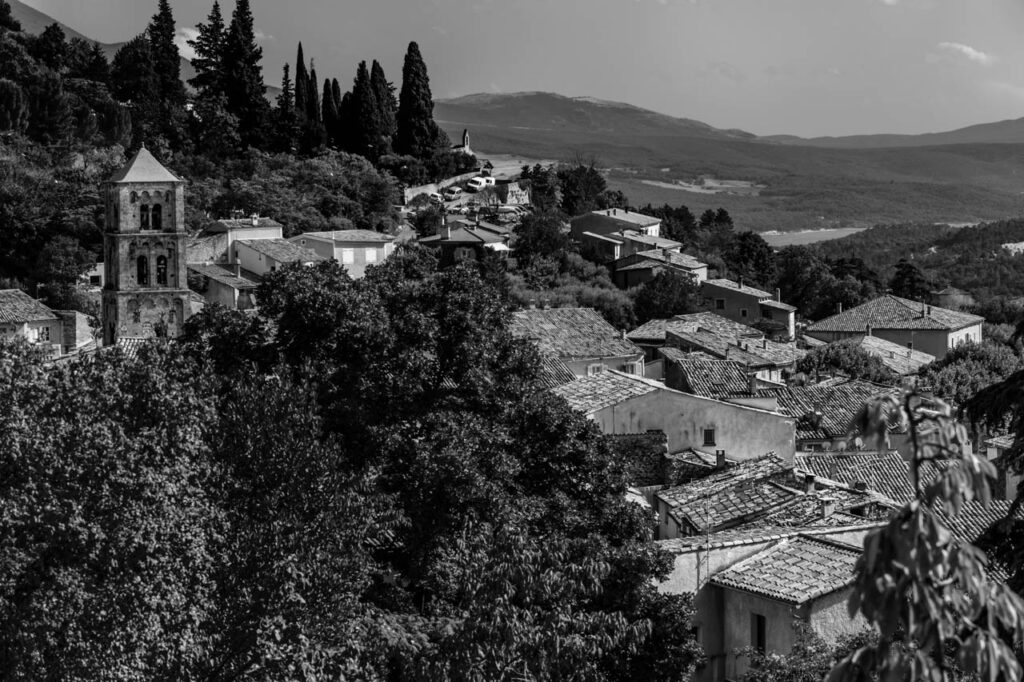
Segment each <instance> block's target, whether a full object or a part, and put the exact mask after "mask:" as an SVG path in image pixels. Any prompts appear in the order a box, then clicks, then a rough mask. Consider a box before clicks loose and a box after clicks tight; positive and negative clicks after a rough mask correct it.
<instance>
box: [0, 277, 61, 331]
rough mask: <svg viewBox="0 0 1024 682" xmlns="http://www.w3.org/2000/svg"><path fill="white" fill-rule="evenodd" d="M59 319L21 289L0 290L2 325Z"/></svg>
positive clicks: (0, 321) (0, 320)
mask: <svg viewBox="0 0 1024 682" xmlns="http://www.w3.org/2000/svg"><path fill="white" fill-rule="evenodd" d="M58 319H60V318H59V317H57V313H55V312H53V311H52V310H50V309H49V308H47V307H46V306H45V305H43V304H42V303H40V302H39V301H37V300H36V299H34V298H32V297H31V296H29V295H28V294H26V293H25V292H24V291H22V290H21V289H0V323H4V322H6V323H12V324H20V323H22V322H43V321H46V320H58ZM55 340H57V339H55Z"/></svg>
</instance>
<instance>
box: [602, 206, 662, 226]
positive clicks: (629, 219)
mask: <svg viewBox="0 0 1024 682" xmlns="http://www.w3.org/2000/svg"><path fill="white" fill-rule="evenodd" d="M589 215H592V216H598V217H601V218H611V219H612V220H618V221H621V222H624V223H629V224H630V225H636V226H638V227H650V226H652V225H658V224H660V223H661V220H660V219H659V218H654V217H651V216H649V215H644V214H642V213H634V212H633V211H626V210H624V209H621V208H607V209H604V210H602V211H591V212H590V214H589Z"/></svg>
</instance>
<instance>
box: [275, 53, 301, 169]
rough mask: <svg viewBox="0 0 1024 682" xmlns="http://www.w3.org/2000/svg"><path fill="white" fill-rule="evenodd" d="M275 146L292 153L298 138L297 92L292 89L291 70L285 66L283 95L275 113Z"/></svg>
mask: <svg viewBox="0 0 1024 682" xmlns="http://www.w3.org/2000/svg"><path fill="white" fill-rule="evenodd" d="M274 118H275V130H274V146H275V147H276V148H277V149H279V150H281V151H285V152H287V151H291V150H292V149H293V148H294V147H295V141H296V138H297V137H298V124H299V120H298V117H297V115H296V109H295V92H294V89H293V87H292V79H291V74H290V69H289V66H288V64H287V62H286V63H285V65H284V75H283V76H282V77H281V94H279V95H278V96H277V111H275V112H274Z"/></svg>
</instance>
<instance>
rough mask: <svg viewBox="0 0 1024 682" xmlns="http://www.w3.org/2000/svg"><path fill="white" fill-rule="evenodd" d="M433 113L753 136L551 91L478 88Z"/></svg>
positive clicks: (497, 122) (471, 121) (455, 121)
mask: <svg viewBox="0 0 1024 682" xmlns="http://www.w3.org/2000/svg"><path fill="white" fill-rule="evenodd" d="M434 118H435V119H437V121H438V123H440V124H441V125H442V126H444V127H445V128H453V127H457V126H460V125H461V126H465V127H470V128H480V127H490V128H500V129H516V130H525V131H529V130H534V131H538V132H541V131H544V132H551V131H561V132H566V133H582V132H586V133H596V134H602V135H611V136H614V135H620V134H621V135H629V136H649V135H658V136H660V135H682V136H686V137H699V138H710V139H722V140H726V139H731V140H750V139H754V137H755V136H754V135H752V134H751V133H747V132H744V131H742V130H721V129H718V128H714V127H712V126H710V125H708V124H707V123H702V122H700V121H694V120H691V119H688V118H675V117H673V116H668V115H666V114H659V113H657V112H654V111H650V110H648V109H641V108H640V107H636V106H633V105H632V104H624V103H622V102H609V101H606V100H601V99H594V98H592V97H565V96H564V95H557V94H555V93H551V92H516V93H509V94H505V93H501V94H488V93H480V94H475V95H466V96H464V97H457V98H455V99H442V100H437V101H436V102H435V103H434Z"/></svg>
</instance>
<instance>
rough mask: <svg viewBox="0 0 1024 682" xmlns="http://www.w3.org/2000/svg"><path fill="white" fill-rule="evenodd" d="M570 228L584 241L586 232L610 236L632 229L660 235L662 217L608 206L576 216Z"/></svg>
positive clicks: (576, 238) (576, 237) (575, 236)
mask: <svg viewBox="0 0 1024 682" xmlns="http://www.w3.org/2000/svg"><path fill="white" fill-rule="evenodd" d="M570 229H571V232H572V237H573V239H575V240H576V241H578V242H582V241H583V239H582V237H583V234H584V233H585V232H589V233H591V234H597V235H601V236H608V235H611V234H613V233H615V232H622V231H623V230H632V231H634V232H639V233H640V234H643V235H647V236H649V237H660V236H661V219H660V218H655V217H654V216H649V215H644V214H642V213H634V212H633V211H627V210H625V209H622V208H607V209H604V210H601V211H591V212H590V213H584V214H583V215H581V216H576V217H575V218H573V219H572V221H571V222H570Z"/></svg>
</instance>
